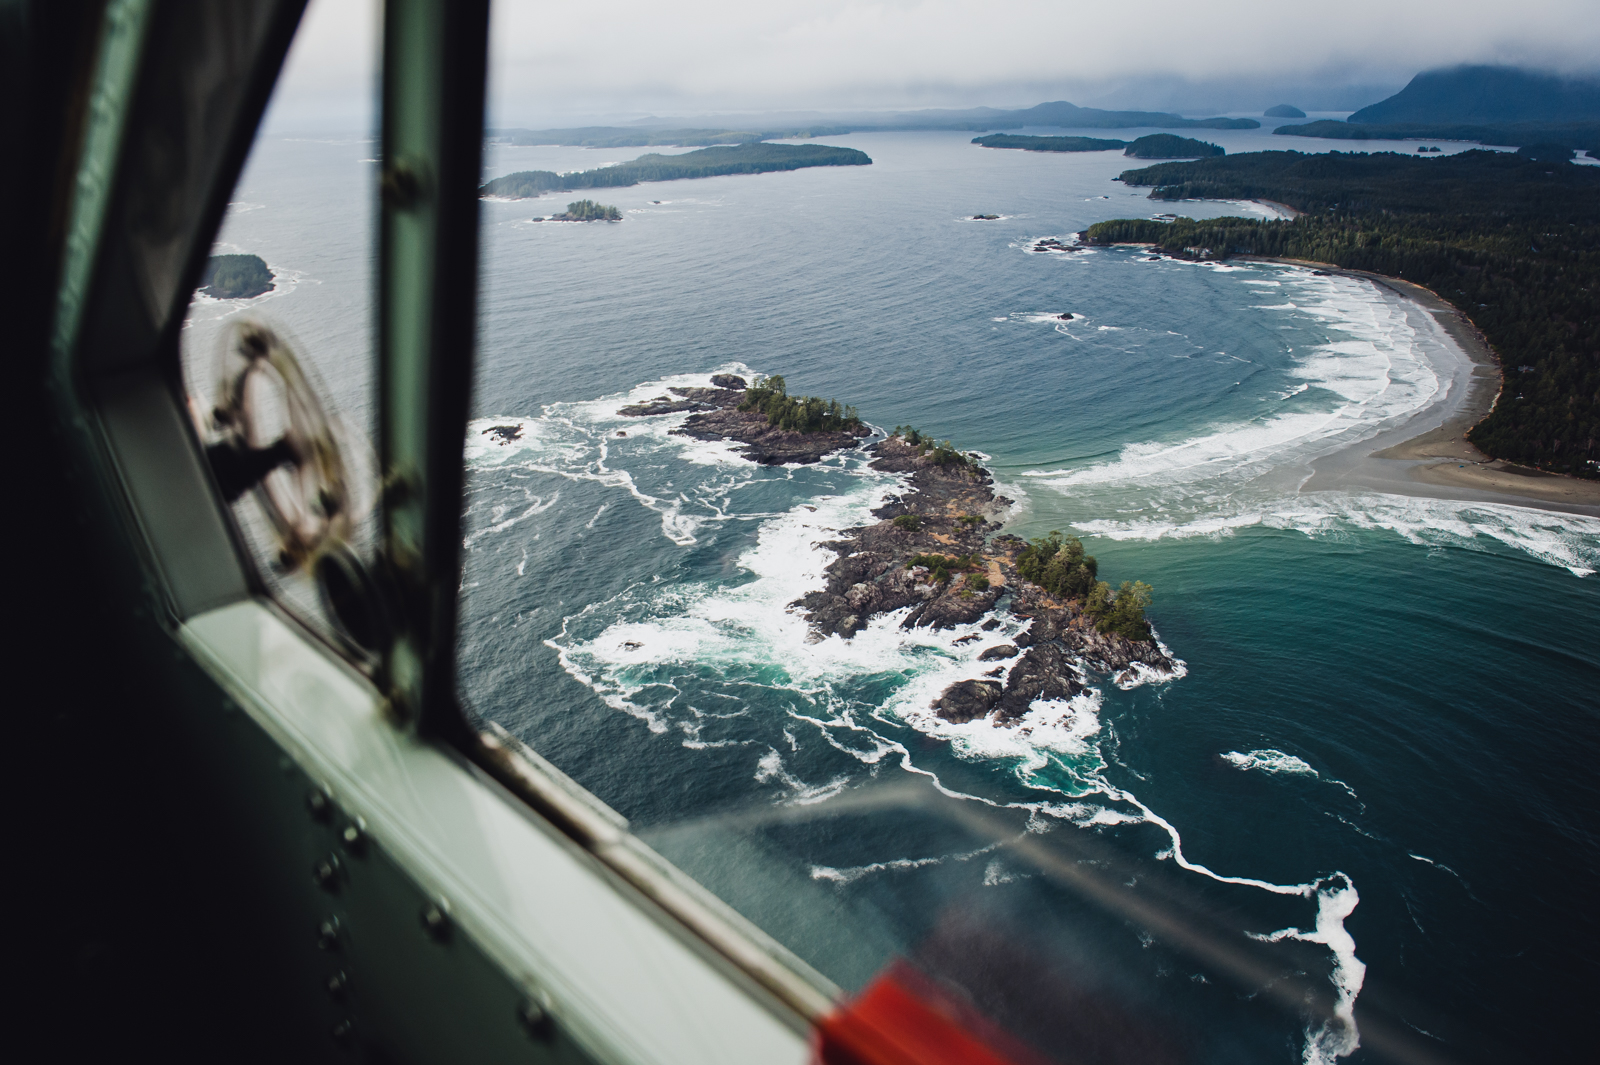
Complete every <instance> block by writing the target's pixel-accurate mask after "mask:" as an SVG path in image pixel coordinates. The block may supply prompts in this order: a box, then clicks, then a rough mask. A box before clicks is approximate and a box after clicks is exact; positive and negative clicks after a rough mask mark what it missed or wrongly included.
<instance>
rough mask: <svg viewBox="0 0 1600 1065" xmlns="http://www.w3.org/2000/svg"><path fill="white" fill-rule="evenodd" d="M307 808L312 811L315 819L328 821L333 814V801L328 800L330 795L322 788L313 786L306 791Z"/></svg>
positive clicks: (312, 816)
mask: <svg viewBox="0 0 1600 1065" xmlns="http://www.w3.org/2000/svg"><path fill="white" fill-rule="evenodd" d="M306 809H307V810H310V811H311V818H312V820H314V821H326V820H327V819H328V818H329V817H331V816H333V803H331V802H329V801H328V795H327V793H326V792H324V791H323V790H322V789H321V788H312V789H311V790H310V791H309V792H307V793H306Z"/></svg>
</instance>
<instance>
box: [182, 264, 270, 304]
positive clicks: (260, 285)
mask: <svg viewBox="0 0 1600 1065" xmlns="http://www.w3.org/2000/svg"><path fill="white" fill-rule="evenodd" d="M273 287H274V282H273V276H272V270H271V269H269V268H268V266H267V264H266V263H265V262H264V261H263V260H262V258H261V256H259V255H213V256H212V257H211V258H209V259H207V260H206V268H205V272H204V273H203V274H201V275H200V291H201V292H203V293H205V294H206V295H207V296H212V297H214V298H216V299H219V300H247V299H252V298H254V297H256V296H260V295H262V294H263V293H267V292H271V291H272V289H273Z"/></svg>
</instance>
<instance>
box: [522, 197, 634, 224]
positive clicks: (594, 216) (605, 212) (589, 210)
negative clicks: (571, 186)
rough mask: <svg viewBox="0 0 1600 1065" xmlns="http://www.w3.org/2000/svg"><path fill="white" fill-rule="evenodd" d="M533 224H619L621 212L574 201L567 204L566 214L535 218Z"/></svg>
mask: <svg viewBox="0 0 1600 1065" xmlns="http://www.w3.org/2000/svg"><path fill="white" fill-rule="evenodd" d="M534 221H535V222H620V221H622V212H621V211H619V210H617V209H616V208H615V207H612V206H610V205H609V204H604V203H596V202H595V201H593V200H575V201H573V202H572V203H569V204H567V209H566V212H565V213H563V214H553V215H551V216H550V217H549V218H535V219H534Z"/></svg>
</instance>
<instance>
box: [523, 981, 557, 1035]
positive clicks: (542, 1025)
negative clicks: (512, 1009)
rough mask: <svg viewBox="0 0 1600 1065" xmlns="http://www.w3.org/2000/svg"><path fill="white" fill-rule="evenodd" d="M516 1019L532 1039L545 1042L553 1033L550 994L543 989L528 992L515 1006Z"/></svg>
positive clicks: (553, 1022)
mask: <svg viewBox="0 0 1600 1065" xmlns="http://www.w3.org/2000/svg"><path fill="white" fill-rule="evenodd" d="M517 1021H518V1023H520V1024H521V1025H522V1027H523V1030H524V1031H526V1032H527V1033H528V1035H529V1036H530V1037H532V1038H534V1039H537V1040H539V1041H541V1042H547V1041H549V1039H550V1038H551V1037H552V1036H554V1035H555V1028H556V1026H555V1020H554V1018H552V1017H551V1016H550V996H549V995H546V994H545V993H544V992H543V991H534V992H530V993H529V995H528V997H527V998H525V999H523V1000H522V1005H521V1006H519V1007H517Z"/></svg>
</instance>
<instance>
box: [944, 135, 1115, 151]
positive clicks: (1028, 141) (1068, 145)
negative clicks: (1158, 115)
mask: <svg viewBox="0 0 1600 1065" xmlns="http://www.w3.org/2000/svg"><path fill="white" fill-rule="evenodd" d="M972 143H973V144H981V145H982V146H983V147H985V148H1017V149H1020V150H1021V151H1024V152H1110V151H1117V150H1119V149H1122V148H1126V147H1127V146H1128V142H1127V141H1114V140H1102V139H1100V138H1098V137H1028V136H1022V135H1019V134H1015V133H991V134H989V136H987V137H974V138H972Z"/></svg>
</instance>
